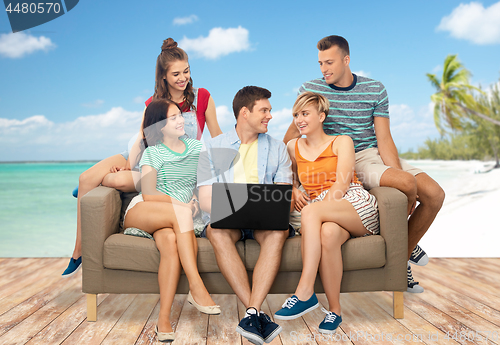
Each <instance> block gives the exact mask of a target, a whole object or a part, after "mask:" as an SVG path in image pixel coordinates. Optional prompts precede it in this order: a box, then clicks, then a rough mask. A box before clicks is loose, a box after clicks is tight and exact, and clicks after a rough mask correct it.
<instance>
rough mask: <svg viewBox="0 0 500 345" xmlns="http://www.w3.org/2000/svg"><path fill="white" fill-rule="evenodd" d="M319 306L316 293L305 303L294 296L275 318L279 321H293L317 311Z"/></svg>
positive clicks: (289, 298) (288, 299) (287, 300)
mask: <svg viewBox="0 0 500 345" xmlns="http://www.w3.org/2000/svg"><path fill="white" fill-rule="evenodd" d="M318 306H319V303H318V298H317V297H316V294H315V293H313V295H312V296H311V298H309V299H308V300H307V301H305V302H304V301H301V300H299V299H298V297H297V296H295V295H293V296H292V297H288V298H287V299H286V301H285V303H283V306H282V308H281V309H280V310H278V311H277V312H276V313H275V314H274V318H275V319H278V320H293V319H296V318H298V317H301V316H302V315H304V314H306V313H308V312H310V311H311V310H314V309H316V308H317V307H318Z"/></svg>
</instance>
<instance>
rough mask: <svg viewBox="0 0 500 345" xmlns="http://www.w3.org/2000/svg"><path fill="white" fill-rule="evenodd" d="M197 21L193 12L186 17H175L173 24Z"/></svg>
mask: <svg viewBox="0 0 500 345" xmlns="http://www.w3.org/2000/svg"><path fill="white" fill-rule="evenodd" d="M197 21H198V16H197V15H195V14H192V15H190V16H188V17H177V18H174V21H173V24H174V25H186V24H191V23H194V22H197Z"/></svg>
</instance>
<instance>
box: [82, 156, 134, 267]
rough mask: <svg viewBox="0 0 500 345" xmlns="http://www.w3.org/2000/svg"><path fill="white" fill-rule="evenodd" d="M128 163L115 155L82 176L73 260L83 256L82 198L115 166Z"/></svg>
mask: <svg viewBox="0 0 500 345" xmlns="http://www.w3.org/2000/svg"><path fill="white" fill-rule="evenodd" d="M126 163H127V160H126V159H125V158H123V156H122V155H114V156H111V157H108V158H106V159H103V160H102V161H100V162H98V163H96V164H95V165H94V166H92V167H91V168H89V169H87V170H86V171H84V172H83V173H82V174H81V175H80V179H79V184H78V201H77V206H76V207H77V208H76V241H75V249H74V250H73V259H78V258H79V257H80V256H81V255H82V222H81V214H80V200H81V198H82V196H84V195H85V194H87V193H88V192H90V191H91V190H92V189H94V188H96V187H98V186H99V185H100V184H101V182H102V180H103V179H104V177H105V176H106V175H107V174H109V170H110V169H111V168H112V167H113V166H115V165H117V166H125V164H126Z"/></svg>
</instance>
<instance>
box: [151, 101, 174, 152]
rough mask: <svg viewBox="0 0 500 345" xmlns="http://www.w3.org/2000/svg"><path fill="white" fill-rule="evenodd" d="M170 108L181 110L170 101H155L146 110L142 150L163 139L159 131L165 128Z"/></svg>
mask: <svg viewBox="0 0 500 345" xmlns="http://www.w3.org/2000/svg"><path fill="white" fill-rule="evenodd" d="M171 106H175V107H177V109H179V111H180V110H181V108H180V107H179V105H178V104H177V103H175V102H174V101H172V100H170V99H155V100H153V101H152V102H151V103H150V104H149V105H148V107H147V108H146V111H145V113H144V122H143V130H142V141H143V143H144V148H146V147H148V146H154V145H156V144H158V142H160V141H161V140H162V139H163V133H162V131H161V129H162V128H163V127H165V124H166V122H167V113H168V109H169V108H170V107H171Z"/></svg>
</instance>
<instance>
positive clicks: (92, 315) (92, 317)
mask: <svg viewBox="0 0 500 345" xmlns="http://www.w3.org/2000/svg"><path fill="white" fill-rule="evenodd" d="M87 321H90V322H95V321H97V294H92V293H88V294H87Z"/></svg>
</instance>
